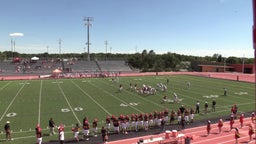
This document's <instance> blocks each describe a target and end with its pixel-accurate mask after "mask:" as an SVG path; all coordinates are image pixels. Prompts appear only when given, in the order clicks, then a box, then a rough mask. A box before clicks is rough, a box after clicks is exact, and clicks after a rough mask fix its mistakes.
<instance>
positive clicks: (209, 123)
mask: <svg viewBox="0 0 256 144" xmlns="http://www.w3.org/2000/svg"><path fill="white" fill-rule="evenodd" d="M206 130H207V135H209V134H210V131H211V121H210V120H208V121H207V127H206Z"/></svg>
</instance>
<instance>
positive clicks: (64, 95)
mask: <svg viewBox="0 0 256 144" xmlns="http://www.w3.org/2000/svg"><path fill="white" fill-rule="evenodd" d="M56 83H57V85H58V87H59V89H60V91H61V93H62V95H63V97H64V98H65V100H66V102H67V104H68V106H69V108H70V110H71V111H72V113H73V115H74V116H75V118H76V120H77V122H78V123H79V124H80V125H81V122H80V120H79V119H78V117H77V115H76V113H75V112H74V110H73V108H72V106H71V104H70V102H69V101H68V99H67V96H66V94H65V93H64V91H63V89H62V88H61V86H60V84H59V83H58V82H57V81H56Z"/></svg>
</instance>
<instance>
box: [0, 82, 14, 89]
mask: <svg viewBox="0 0 256 144" xmlns="http://www.w3.org/2000/svg"><path fill="white" fill-rule="evenodd" d="M10 83H11V82H10V81H9V82H8V83H7V84H5V85H4V86H3V87H1V88H0V90H3V89H4V88H5V87H7V86H8V85H9V84H10Z"/></svg>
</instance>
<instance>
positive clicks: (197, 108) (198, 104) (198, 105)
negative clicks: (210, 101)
mask: <svg viewBox="0 0 256 144" xmlns="http://www.w3.org/2000/svg"><path fill="white" fill-rule="evenodd" d="M199 108H200V103H199V101H197V102H196V113H197V114H199V113H200V111H199Z"/></svg>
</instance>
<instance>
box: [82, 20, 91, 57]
mask: <svg viewBox="0 0 256 144" xmlns="http://www.w3.org/2000/svg"><path fill="white" fill-rule="evenodd" d="M83 20H84V21H85V22H86V24H85V26H87V43H86V45H87V51H88V52H87V61H90V26H92V24H91V23H90V22H91V21H93V17H84V19H83Z"/></svg>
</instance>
